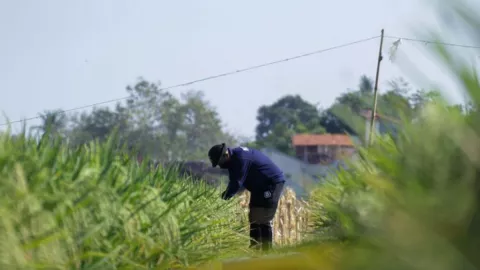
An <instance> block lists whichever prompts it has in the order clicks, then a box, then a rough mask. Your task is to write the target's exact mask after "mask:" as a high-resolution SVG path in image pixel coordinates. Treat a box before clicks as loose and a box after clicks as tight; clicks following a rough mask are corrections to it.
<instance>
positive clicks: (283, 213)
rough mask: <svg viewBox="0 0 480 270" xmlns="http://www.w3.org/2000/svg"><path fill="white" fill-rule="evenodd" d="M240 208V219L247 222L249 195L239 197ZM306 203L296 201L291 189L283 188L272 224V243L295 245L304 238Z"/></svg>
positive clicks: (307, 225)
mask: <svg viewBox="0 0 480 270" xmlns="http://www.w3.org/2000/svg"><path fill="white" fill-rule="evenodd" d="M240 200H241V206H242V207H243V209H245V214H244V216H243V217H242V218H243V219H244V220H245V222H247V214H248V202H249V200H250V193H249V192H244V193H243V194H242V195H241V196H240ZM306 206H307V202H306V201H303V200H299V199H297V196H296V194H295V192H294V191H293V190H292V189H291V188H288V187H287V188H285V191H284V192H283V195H282V198H281V199H280V203H279V206H278V211H277V214H276V215H275V220H274V222H273V229H274V242H275V244H277V245H279V246H285V245H292V244H297V243H300V242H301V241H302V239H304V238H305V233H306V232H307V231H308V228H309V215H308V211H307V207H306Z"/></svg>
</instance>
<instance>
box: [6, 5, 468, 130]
mask: <svg viewBox="0 0 480 270" xmlns="http://www.w3.org/2000/svg"><path fill="white" fill-rule="evenodd" d="M424 2H425V1H419V0H363V1H357V0H337V1H326V0H296V1H287V0H283V1H278V0H277V1H273V0H262V1H258V0H257V1H253V0H244V1H221V0H203V1H188V2H187V1H159V0H136V1H127V0H101V1H100V0H82V1H65V0H44V1H38V0H28V1H27V0H11V1H8V0H0V40H1V41H0V82H1V88H0V91H1V92H0V94H1V95H0V112H2V113H3V114H4V115H6V116H7V117H8V118H9V120H10V121H14V120H20V119H22V118H28V117H33V116H37V115H38V113H40V112H42V111H44V110H53V109H64V110H65V109H71V108H75V107H80V106H84V105H88V104H93V103H97V102H102V101H105V100H111V99H116V98H121V97H124V96H126V94H127V93H126V91H125V87H126V86H127V85H133V84H135V82H136V81H137V79H138V78H139V77H143V78H145V79H147V80H149V81H155V82H156V81H160V82H161V83H162V86H165V87H167V86H171V85H176V84H180V83H184V82H188V81H192V80H196V79H200V78H203V77H208V76H211V75H216V74H219V73H224V72H229V71H234V70H238V69H241V68H245V67H248V66H252V65H257V64H262V63H265V62H270V61H275V60H280V59H284V58H287V57H291V56H295V55H299V54H303V53H307V52H311V51H316V50H320V49H325V48H329V47H333V46H337V45H341V44H345V43H349V42H352V41H356V40H360V39H364V38H369V37H373V36H378V35H380V31H381V29H382V28H383V29H385V33H386V35H390V36H400V37H409V38H423V36H419V35H418V31H419V30H424V29H427V28H428V29H432V30H442V25H441V24H439V22H438V20H437V19H436V17H435V16H434V10H433V8H432V6H431V5H426V4H425V3H424ZM394 41H395V40H394V39H385V43H384V50H383V51H384V55H385V58H384V59H385V61H382V64H381V71H380V85H379V86H380V90H384V89H385V88H386V86H387V84H386V82H387V81H388V80H390V79H393V78H396V77H399V76H403V77H404V78H405V79H406V80H408V81H410V82H411V83H412V84H413V85H414V86H415V87H428V86H429V85H431V84H432V83H437V84H442V85H453V84H452V83H453V82H452V81H451V80H449V78H448V76H445V75H444V73H443V71H442V70H440V69H439V68H438V67H437V66H436V65H435V62H434V60H432V59H431V57H429V56H428V55H427V54H425V52H424V50H425V48H426V47H427V45H425V44H422V43H415V42H409V41H402V43H401V46H400V47H399V51H398V53H397V60H396V61H394V62H392V61H390V60H389V59H388V51H389V48H390V47H391V45H392V42H394ZM451 42H452V43H459V44H465V43H467V44H468V43H469V41H468V40H463V39H460V38H454V40H451ZM378 49H379V40H378V39H376V40H371V41H368V42H364V43H360V44H356V45H352V46H349V47H344V48H341V49H337V50H332V51H327V52H324V53H321V54H316V55H313V56H309V57H305V58H301V59H297V60H294V61H288V62H285V63H281V64H277V65H272V66H268V67H265V68H261V69H257V70H252V71H248V72H244V73H239V74H236V75H232V76H226V77H222V78H219V79H215V80H210V81H205V82H201V83H197V84H193V85H190V86H188V87H183V88H177V89H172V90H171V92H172V93H174V94H175V95H177V96H180V94H181V93H182V92H185V91H186V90H190V89H194V90H202V91H204V93H205V96H206V98H207V99H208V100H209V101H210V103H211V105H213V106H214V107H215V108H216V109H217V111H218V112H219V113H220V116H221V119H222V121H223V123H224V124H225V126H226V129H227V130H229V131H230V132H233V133H234V134H236V135H242V136H253V135H254V131H255V125H256V119H255V118H256V112H257V109H258V107H260V106H262V105H265V104H271V103H273V102H275V101H276V100H277V99H278V98H280V97H282V96H284V95H287V94H299V95H301V96H302V97H303V98H304V99H306V100H308V101H310V102H312V103H318V104H319V105H320V106H322V107H327V106H329V105H330V104H331V103H332V102H333V101H334V100H335V98H336V97H337V96H338V95H340V94H341V93H342V92H345V91H347V89H352V88H355V87H356V86H357V85H358V81H359V78H360V76H361V75H363V74H366V75H367V76H370V77H372V78H373V77H374V75H375V69H376V64H377V54H378ZM458 50H462V53H471V51H470V52H466V51H468V50H469V49H458ZM409 61H410V62H409ZM412 61H413V62H414V64H413V66H415V67H416V68H417V69H418V70H421V71H422V72H423V73H424V74H426V76H425V78H429V80H424V79H423V80H422V79H420V80H418V78H417V77H415V76H412V74H411V73H412V70H413V69H412V66H408V65H407V64H408V63H410V64H411V63H413V62H412ZM409 72H410V73H409ZM447 88H448V87H447ZM447 94H449V95H450V96H451V98H452V99H455V100H460V99H461V96H459V95H458V94H457V95H455V93H454V92H453V91H451V92H448V93H447ZM0 122H1V123H5V122H7V120H6V119H5V120H4V118H2V121H0ZM29 124H30V125H34V124H38V121H37V120H33V121H30V122H29ZM12 127H13V128H14V129H18V128H20V125H18V124H17V125H13V126H12Z"/></svg>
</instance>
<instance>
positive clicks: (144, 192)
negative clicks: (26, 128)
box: [0, 133, 248, 269]
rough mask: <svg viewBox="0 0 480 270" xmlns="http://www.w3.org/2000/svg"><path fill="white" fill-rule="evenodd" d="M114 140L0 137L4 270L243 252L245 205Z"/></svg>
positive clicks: (152, 264) (142, 265) (144, 264)
mask: <svg viewBox="0 0 480 270" xmlns="http://www.w3.org/2000/svg"><path fill="white" fill-rule="evenodd" d="M114 141H115V140H114V138H112V139H110V140H109V141H108V142H107V143H103V144H101V143H91V144H90V145H88V146H85V147H82V148H78V149H73V150H72V149H69V148H67V147H66V145H65V144H64V143H62V142H61V141H60V140H51V139H49V138H47V137H44V138H43V139H42V140H41V141H39V142H37V141H35V140H34V139H32V138H28V137H26V136H22V135H20V136H17V137H15V138H13V137H11V136H9V135H8V133H7V134H3V135H1V136H0V168H1V169H0V181H1V183H0V213H1V214H0V215H1V217H2V218H1V222H0V268H1V269H40V268H42V269H153V268H155V269H167V268H168V269H174V268H180V267H186V266H192V265H193V266H194V265H197V264H200V263H204V262H207V261H210V260H213V259H222V258H228V257H231V256H234V255H236V254H244V253H245V252H246V251H245V250H246V248H247V245H248V239H247V238H246V236H247V235H248V234H247V233H246V231H245V230H246V227H245V226H244V224H242V222H241V221H239V220H238V219H237V218H236V217H237V215H238V214H239V213H240V211H241V209H240V207H238V201H236V200H234V201H223V200H221V199H220V194H219V192H218V190H216V189H214V188H211V187H209V186H207V185H205V184H202V183H198V182H193V181H188V179H178V177H177V174H176V171H175V169H174V168H170V169H166V168H159V169H157V170H150V169H148V168H146V167H145V166H139V165H138V164H137V162H136V161H135V160H131V159H129V157H128V156H126V155H119V154H118V152H117V151H116V150H115V149H116V148H115V144H114Z"/></svg>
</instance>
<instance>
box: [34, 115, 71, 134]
mask: <svg viewBox="0 0 480 270" xmlns="http://www.w3.org/2000/svg"><path fill="white" fill-rule="evenodd" d="M39 117H40V120H41V121H42V123H41V124H40V125H37V126H33V127H32V129H33V130H36V131H37V132H39V133H41V134H45V133H49V134H52V135H63V132H64V131H65V128H66V126H67V122H68V118H67V116H66V115H65V113H64V112H63V111H62V110H59V109H58V110H51V111H50V110H46V111H44V112H43V113H40V114H39Z"/></svg>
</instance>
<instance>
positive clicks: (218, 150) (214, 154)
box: [208, 143, 226, 167]
mask: <svg viewBox="0 0 480 270" xmlns="http://www.w3.org/2000/svg"><path fill="white" fill-rule="evenodd" d="M225 148H226V146H225V143H222V144H217V145H214V146H212V148H210V150H209V151H208V158H209V159H210V162H212V167H217V165H218V162H219V161H220V158H221V157H222V154H223V153H224V152H225Z"/></svg>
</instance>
